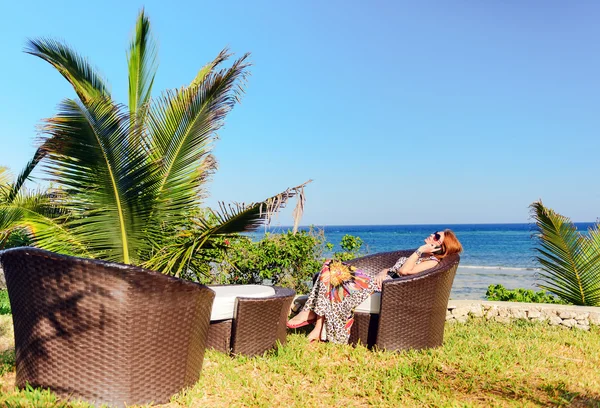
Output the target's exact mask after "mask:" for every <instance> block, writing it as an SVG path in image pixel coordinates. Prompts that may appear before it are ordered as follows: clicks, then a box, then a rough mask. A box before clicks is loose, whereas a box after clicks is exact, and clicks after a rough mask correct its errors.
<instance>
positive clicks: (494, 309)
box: [485, 306, 498, 320]
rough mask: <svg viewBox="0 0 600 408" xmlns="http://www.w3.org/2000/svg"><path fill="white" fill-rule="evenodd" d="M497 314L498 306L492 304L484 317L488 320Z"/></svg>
mask: <svg viewBox="0 0 600 408" xmlns="http://www.w3.org/2000/svg"><path fill="white" fill-rule="evenodd" d="M496 316H498V307H496V306H492V307H490V308H489V309H488V310H487V311H486V312H485V318H486V319H488V320H490V319H492V318H493V317H496Z"/></svg>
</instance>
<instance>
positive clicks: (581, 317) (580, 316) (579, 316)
mask: <svg viewBox="0 0 600 408" xmlns="http://www.w3.org/2000/svg"><path fill="white" fill-rule="evenodd" d="M589 317H590V313H589V312H581V313H576V314H575V318H574V319H575V320H587V319H589Z"/></svg>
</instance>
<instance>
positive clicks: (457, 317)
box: [456, 315, 469, 323]
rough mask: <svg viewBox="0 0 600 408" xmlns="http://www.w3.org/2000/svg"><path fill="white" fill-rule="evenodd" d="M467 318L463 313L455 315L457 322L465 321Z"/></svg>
mask: <svg viewBox="0 0 600 408" xmlns="http://www.w3.org/2000/svg"><path fill="white" fill-rule="evenodd" d="M467 320H469V316H467V315H464V316H456V321H457V322H459V323H466V322H467Z"/></svg>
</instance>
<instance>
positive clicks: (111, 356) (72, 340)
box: [0, 247, 214, 406]
mask: <svg viewBox="0 0 600 408" xmlns="http://www.w3.org/2000/svg"><path fill="white" fill-rule="evenodd" d="M0 262H1V264H2V267H3V268H4V274H5V275H6V284H7V288H8V294H9V298H10V303H11V307H12V314H13V324H14V328H15V352H16V369H17V375H16V385H17V386H18V387H24V386H25V385H26V384H30V385H32V386H33V387H43V388H50V389H51V390H52V391H54V392H55V393H56V394H58V395H59V396H61V397H66V398H80V399H83V400H86V401H89V402H93V403H95V404H98V405H100V404H102V403H104V404H109V405H118V406H123V404H124V403H126V404H146V403H163V402H167V401H168V400H169V397H170V396H172V395H173V394H175V393H177V392H179V391H180V390H181V389H182V388H184V387H187V386H191V385H193V384H194V383H196V382H197V381H198V378H199V376H200V370H201V368H202V362H203V360H204V352H205V346H206V338H207V333H208V326H209V319H210V312H211V307H212V302H213V297H214V292H213V291H212V290H210V289H208V288H207V287H205V286H202V285H198V284H195V283H191V282H186V281H183V280H180V279H176V278H171V277H168V276H165V275H163V274H160V273H158V272H152V271H148V270H145V269H142V268H138V267H134V266H130V265H122V264H116V263H109V262H103V261H97V260H90V259H81V258H75V257H70V256H63V255H57V254H54V253H52V252H48V251H44V250H41V249H36V248H28V247H25V248H15V249H9V250H6V251H3V252H0Z"/></svg>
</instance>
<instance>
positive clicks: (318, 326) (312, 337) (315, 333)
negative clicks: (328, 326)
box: [307, 316, 325, 343]
mask: <svg viewBox="0 0 600 408" xmlns="http://www.w3.org/2000/svg"><path fill="white" fill-rule="evenodd" d="M323 323H325V316H319V317H318V318H317V321H316V322H315V328H314V329H313V330H312V331H311V332H310V333H308V336H307V337H308V340H309V341H310V342H311V343H312V342H313V341H319V340H321V332H322V331H323Z"/></svg>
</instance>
